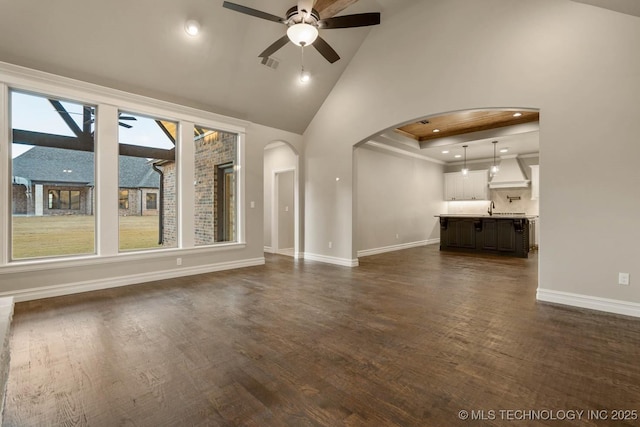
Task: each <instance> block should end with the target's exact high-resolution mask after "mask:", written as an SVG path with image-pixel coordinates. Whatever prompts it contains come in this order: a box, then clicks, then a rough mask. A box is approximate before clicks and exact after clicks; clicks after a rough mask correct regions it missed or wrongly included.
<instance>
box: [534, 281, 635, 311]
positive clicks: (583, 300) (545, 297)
mask: <svg viewBox="0 0 640 427" xmlns="http://www.w3.org/2000/svg"><path fill="white" fill-rule="evenodd" d="M536 299H537V300H538V301H543V302H552V303H556V304H562V305H569V306H572V307H580V308H588V309H591V310H598V311H605V312H607V313H614V314H623V315H625V316H633V317H640V304H639V303H636V302H629V301H620V300H614V299H609V298H600V297H594V296H590V295H581V294H574V293H570V292H561V291H554V290H551V289H543V288H538V291H537V293H536Z"/></svg>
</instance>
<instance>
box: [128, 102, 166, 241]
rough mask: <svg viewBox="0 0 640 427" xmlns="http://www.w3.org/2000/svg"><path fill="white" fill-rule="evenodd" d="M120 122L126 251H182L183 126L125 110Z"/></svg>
mask: <svg viewBox="0 0 640 427" xmlns="http://www.w3.org/2000/svg"><path fill="white" fill-rule="evenodd" d="M118 119H119V120H118V125H119V126H118V142H119V150H120V156H119V174H118V175H119V186H120V200H119V207H120V217H119V221H118V222H119V242H120V243H119V245H120V250H121V251H130V250H144V249H159V248H173V247H176V246H177V243H178V224H177V217H178V215H177V212H178V210H177V193H176V191H177V190H176V189H177V187H176V177H177V173H176V167H177V165H176V157H175V149H176V131H177V129H178V124H177V123H176V122H172V121H169V120H164V119H159V118H153V117H147V116H143V115H139V114H134V113H129V112H123V111H121V112H119V114H118ZM125 194H126V196H125Z"/></svg>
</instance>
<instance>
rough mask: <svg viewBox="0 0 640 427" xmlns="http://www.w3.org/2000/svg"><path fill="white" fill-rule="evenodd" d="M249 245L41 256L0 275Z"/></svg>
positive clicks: (4, 268) (6, 268) (7, 268)
mask: <svg viewBox="0 0 640 427" xmlns="http://www.w3.org/2000/svg"><path fill="white" fill-rule="evenodd" d="M246 247H247V244H246V242H234V243H220V244H217V245H209V246H201V247H196V248H173V249H155V250H148V251H135V252H133V251H132V252H121V253H119V254H117V255H109V256H100V255H82V256H72V257H64V258H62V257H59V258H47V259H43V258H39V259H29V260H19V261H11V262H10V263H9V264H6V265H3V266H0V275H2V274H12V273H24V272H29V271H42V270H52V269H67V268H72V267H80V266H91V265H104V264H112V263H119V262H127V261H144V260H150V259H158V258H172V257H176V256H181V257H185V256H189V255H199V254H210V253H216V252H226V251H232V250H241V249H244V248H246Z"/></svg>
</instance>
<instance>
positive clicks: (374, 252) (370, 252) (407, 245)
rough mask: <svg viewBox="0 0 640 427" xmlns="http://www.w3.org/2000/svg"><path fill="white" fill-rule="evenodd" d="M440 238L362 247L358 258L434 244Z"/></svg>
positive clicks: (437, 242)
mask: <svg viewBox="0 0 640 427" xmlns="http://www.w3.org/2000/svg"><path fill="white" fill-rule="evenodd" d="M439 243H440V239H428V240H419V241H417V242H409V243H401V244H399V245H391V246H383V247H381V248H373V249H363V250H361V251H358V258H359V257H362V256H369V255H378V254H383V253H385V252H394V251H401V250H403V249H410V248H417V247H419V246H426V245H436V244H439Z"/></svg>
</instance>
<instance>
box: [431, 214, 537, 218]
mask: <svg viewBox="0 0 640 427" xmlns="http://www.w3.org/2000/svg"><path fill="white" fill-rule="evenodd" d="M434 216H435V217H441V218H492V219H535V218H538V215H527V214H518V213H499V214H493V215H489V214H488V213H486V214H439V215H434Z"/></svg>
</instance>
